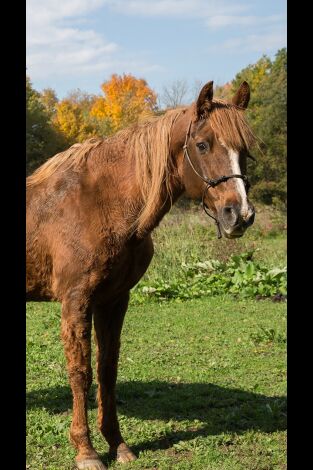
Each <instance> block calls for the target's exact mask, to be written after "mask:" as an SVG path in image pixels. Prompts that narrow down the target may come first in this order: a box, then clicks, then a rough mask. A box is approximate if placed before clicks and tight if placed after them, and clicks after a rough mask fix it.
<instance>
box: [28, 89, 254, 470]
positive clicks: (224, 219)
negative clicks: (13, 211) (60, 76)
mask: <svg viewBox="0 0 313 470" xmlns="http://www.w3.org/2000/svg"><path fill="white" fill-rule="evenodd" d="M249 100H250V88H249V85H248V83H247V82H243V83H242V84H241V85H240V87H239V88H238V91H237V92H236V93H235V95H234V96H233V98H232V100H231V101H230V102H226V101H224V100H221V99H215V98H213V82H212V81H210V82H208V83H207V84H205V85H204V86H203V88H202V89H201V91H200V93H199V96H198V99H197V100H196V101H195V102H193V103H192V104H191V105H190V106H185V107H184V106H182V107H179V108H176V109H170V110H168V111H166V112H165V113H163V114H162V115H158V116H156V117H153V118H150V119H147V120H146V121H145V122H141V123H137V124H135V125H133V126H131V127H129V128H127V129H124V130H121V131H119V132H118V133H116V134H115V135H113V136H111V137H106V138H91V139H89V140H87V141H85V142H84V143H77V144H74V145H72V146H71V147H70V148H69V149H67V150H66V151H64V152H61V153H59V154H57V155H55V156H54V157H52V158H50V159H49V160H48V161H46V162H45V163H44V164H43V165H42V166H40V167H39V168H38V169H37V170H36V171H35V172H34V173H33V174H32V175H31V176H29V177H28V178H27V182H26V187H27V197H26V202H27V243H26V261H27V276H26V277H27V289H26V291H27V295H26V300H27V301H51V300H52V301H59V302H61V306H62V313H61V337H62V340H63V344H64V352H65V356H66V363H67V373H68V379H69V383H70V387H71V391H72V396H73V415H72V423H71V426H70V441H71V443H72V444H73V445H74V446H75V447H76V450H77V455H76V457H75V463H76V466H77V468H78V469H84V470H86V469H88V470H104V469H106V467H105V465H104V464H103V463H102V462H101V460H100V458H99V455H98V454H97V452H96V450H95V449H94V447H93V445H92V442H91V439H90V431H89V427H88V419H87V395H88V391H89V389H90V386H91V383H92V369H91V330H92V321H93V324H94V331H95V343H96V359H97V367H96V369H97V382H98V391H97V402H98V426H99V429H100V431H101V433H102V435H103V436H104V438H105V439H106V441H107V442H108V444H109V452H110V453H111V454H113V456H114V458H117V460H118V461H119V462H129V461H132V460H135V459H136V456H135V455H134V453H133V452H132V451H131V449H130V448H129V447H128V446H127V444H126V442H125V441H124V439H123V437H122V435H121V432H120V428H119V423H118V418H117V411H116V398H115V388H116V380H117V363H118V357H119V349H120V334H121V329H122V325H123V320H124V316H125V313H126V311H127V307H128V302H129V295H130V294H129V293H130V290H131V289H132V287H134V286H135V285H136V284H137V283H138V281H139V280H140V278H141V277H142V276H143V274H144V273H145V272H146V270H147V268H148V266H149V263H150V261H151V259H152V256H153V243H152V239H151V232H152V231H153V229H154V228H155V227H157V225H158V224H159V223H160V221H161V220H162V218H163V217H164V215H165V214H166V213H167V212H168V211H169V210H170V208H171V206H172V204H174V203H175V202H176V201H177V199H178V198H179V197H180V196H181V195H182V194H183V193H186V194H187V195H188V196H189V197H191V198H193V199H199V198H202V203H203V207H204V209H205V210H206V212H207V213H208V215H210V217H212V218H213V219H214V220H215V222H216V225H217V228H218V236H219V237H221V236H224V237H226V238H236V237H241V236H242V235H243V234H244V232H245V231H246V229H247V228H248V227H249V226H250V225H251V224H252V223H253V221H254V216H255V210H254V207H253V205H252V203H251V202H250V201H249V199H248V196H247V192H248V183H249V182H248V179H247V176H246V166H247V165H246V162H247V157H248V156H249V149H250V148H251V146H252V145H254V144H255V142H256V137H255V136H254V134H253V132H252V130H251V128H250V127H249V125H248V124H247V121H246V118H245V109H246V108H247V106H248V103H249Z"/></svg>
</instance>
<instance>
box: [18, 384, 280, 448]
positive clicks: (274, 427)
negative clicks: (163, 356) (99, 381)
mask: <svg viewBox="0 0 313 470" xmlns="http://www.w3.org/2000/svg"><path fill="white" fill-rule="evenodd" d="M95 396H96V386H95V385H93V386H92V387H91V391H90V394H89V409H92V408H96V406H97V404H96V400H95ZM117 403H118V410H119V413H120V414H123V415H125V416H130V417H134V418H138V419H142V420H163V421H169V420H174V421H184V420H189V421H193V420H199V421H201V424H199V423H198V424H196V425H195V426H194V429H193V426H192V423H191V425H190V426H189V430H187V431H175V430H173V431H172V430H170V431H168V432H167V433H166V435H163V437H162V438H159V439H156V440H153V441H148V442H147V441H145V442H141V443H140V444H138V445H136V446H135V447H133V450H134V452H135V453H139V452H140V451H143V450H148V449H150V450H152V449H153V450H155V449H167V448H170V447H172V445H173V444H175V443H176V442H178V441H186V440H191V439H194V438H195V437H197V436H209V435H218V434H221V433H226V432H231V433H232V432H234V433H237V434H238V433H242V432H244V431H246V430H248V429H249V430H257V431H261V432H266V433H271V432H275V431H281V430H285V429H286V398H285V397H283V396H281V397H268V396H266V395H261V394H257V393H253V392H247V391H243V390H239V389H233V388H226V387H220V386H218V385H213V384H205V383H180V384H173V383H169V382H158V381H151V382H136V381H134V382H121V383H118V385H117ZM43 407H44V408H45V409H46V410H47V411H48V412H50V413H53V414H59V413H64V412H68V411H69V412H71V407H72V396H71V391H70V388H69V387H65V386H64V387H63V386H58V387H52V388H49V389H41V390H36V391H33V392H29V393H28V394H27V408H28V409H30V408H43ZM199 426H200V428H199ZM103 457H104V456H103Z"/></svg>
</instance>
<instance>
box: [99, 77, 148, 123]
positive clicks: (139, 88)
mask: <svg viewBox="0 0 313 470" xmlns="http://www.w3.org/2000/svg"><path fill="white" fill-rule="evenodd" d="M101 88H102V91H103V93H104V97H99V98H98V99H97V100H96V101H95V103H94V105H93V107H92V109H91V115H93V116H95V117H96V118H98V119H104V120H109V122H110V127H111V129H112V131H113V132H115V131H117V130H119V129H122V128H123V127H126V126H128V125H130V124H133V123H135V122H137V121H138V120H139V119H140V117H141V116H142V115H145V114H149V113H150V114H151V113H152V112H153V110H154V109H155V107H156V94H155V93H154V92H153V91H152V90H151V88H149V87H148V85H147V82H146V81H145V80H143V79H138V78H135V77H133V76H132V75H130V74H128V75H127V74H124V75H123V76H119V75H117V74H114V75H112V77H111V79H110V80H109V81H107V82H105V83H103V84H102V85H101Z"/></svg>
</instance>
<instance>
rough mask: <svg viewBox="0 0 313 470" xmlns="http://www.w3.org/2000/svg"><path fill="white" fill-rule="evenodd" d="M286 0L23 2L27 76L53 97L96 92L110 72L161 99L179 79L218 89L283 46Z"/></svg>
mask: <svg viewBox="0 0 313 470" xmlns="http://www.w3.org/2000/svg"><path fill="white" fill-rule="evenodd" d="M286 9H287V7H286V0H238V1H234V0H44V1H42V0H27V2H26V12H27V26H26V27H27V30H26V31H27V40H26V44H27V56H26V65H27V74H28V75H29V76H30V78H31V81H32V83H33V85H34V87H35V88H36V89H37V90H39V91H40V90H42V89H43V88H47V87H51V88H53V89H54V90H55V91H56V93H57V95H58V97H59V98H63V97H64V96H65V95H66V94H67V93H68V92H69V91H70V90H73V89H77V88H80V89H81V90H84V91H87V92H89V93H96V94H99V93H101V90H100V85H101V83H103V81H105V80H108V79H109V78H110V76H111V74H112V73H118V74H122V73H131V74H133V75H135V76H136V77H138V78H145V79H146V80H147V82H148V84H149V86H150V87H151V88H153V89H154V90H155V91H156V92H157V93H158V94H159V95H161V94H162V89H163V86H170V85H171V83H173V82H174V81H175V80H185V81H186V82H187V84H188V86H189V89H190V93H192V89H193V88H195V86H196V84H197V83H199V82H201V83H203V84H204V83H206V82H207V81H209V80H214V82H215V84H219V85H220V84H223V83H226V82H227V81H229V80H232V79H233V78H234V76H235V75H236V73H237V72H239V71H240V70H241V69H242V68H243V67H246V66H247V65H248V64H251V63H254V62H256V61H257V60H258V59H259V58H260V57H261V56H262V55H263V54H266V55H268V56H270V57H271V58H273V57H274V55H275V53H276V52H277V50H278V49H280V48H281V47H285V46H286Z"/></svg>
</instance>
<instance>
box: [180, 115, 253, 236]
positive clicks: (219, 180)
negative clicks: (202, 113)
mask: <svg viewBox="0 0 313 470" xmlns="http://www.w3.org/2000/svg"><path fill="white" fill-rule="evenodd" d="M191 124H192V121H190V123H189V126H188V130H187V133H186V138H185V143H184V145H183V150H184V157H185V158H186V159H187V161H188V163H189V165H190V166H191V168H192V169H193V171H194V173H195V174H196V175H197V176H199V178H201V179H202V181H204V182H205V183H206V186H205V188H204V190H203V193H202V208H203V210H204V212H205V213H206V214H207V215H208V216H209V217H211V218H212V219H213V220H214V221H215V224H216V228H217V238H222V233H221V228H220V223H219V221H218V219H217V218H216V217H214V215H212V214H211V213H210V212H209V208H208V206H207V205H206V204H205V202H204V197H205V194H206V192H207V191H208V190H209V189H210V188H214V187H215V186H217V185H218V184H220V183H224V182H226V181H228V180H229V179H231V178H241V179H242V180H243V181H244V183H245V186H246V191H248V190H249V187H250V183H249V180H248V177H247V176H246V175H237V174H232V175H227V176H225V175H223V176H220V177H219V178H215V179H214V178H208V177H207V176H205V175H201V174H200V173H199V172H198V171H197V170H196V168H195V167H194V165H193V163H192V161H191V158H190V155H189V153H188V147H187V143H188V139H189V137H190V129H191Z"/></svg>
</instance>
